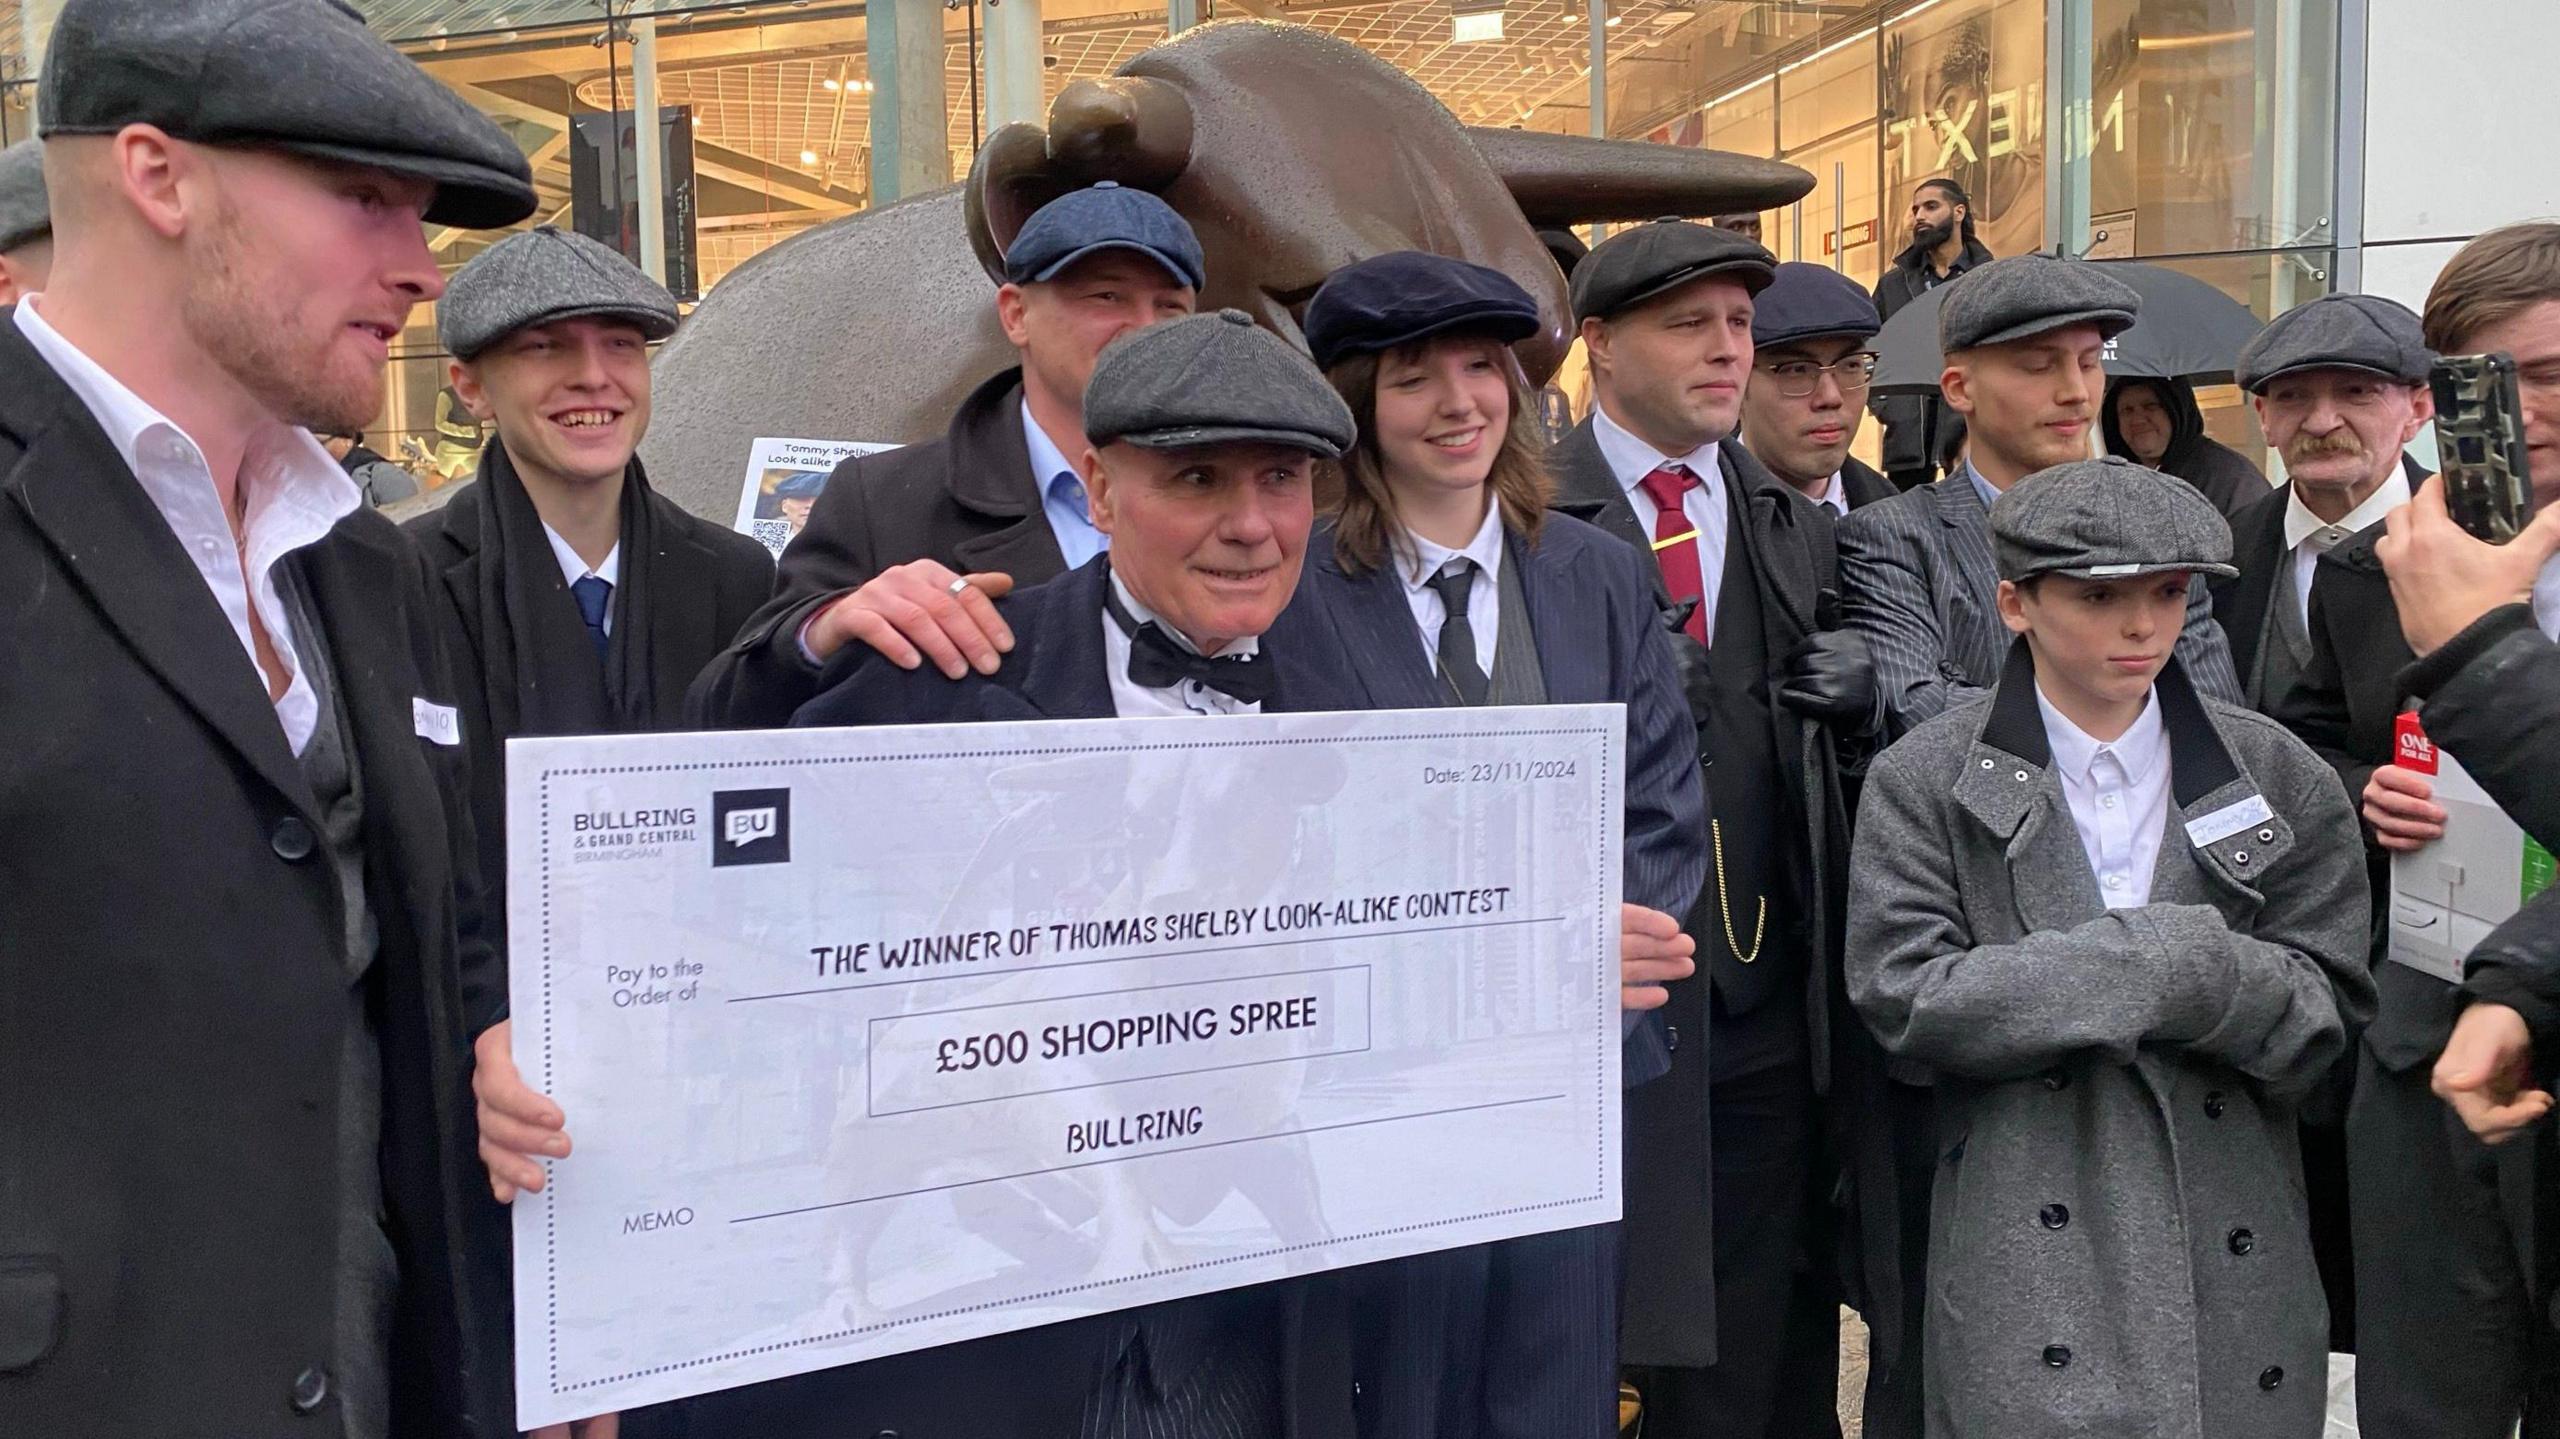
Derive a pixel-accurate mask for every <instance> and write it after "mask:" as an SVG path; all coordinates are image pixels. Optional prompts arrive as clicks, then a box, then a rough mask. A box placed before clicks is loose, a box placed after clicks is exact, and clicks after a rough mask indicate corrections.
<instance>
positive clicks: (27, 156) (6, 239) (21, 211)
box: [0, 140, 53, 255]
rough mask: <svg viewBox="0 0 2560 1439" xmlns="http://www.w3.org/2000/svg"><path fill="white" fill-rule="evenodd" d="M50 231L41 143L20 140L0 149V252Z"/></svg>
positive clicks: (50, 224) (51, 220) (42, 145)
mask: <svg viewBox="0 0 2560 1439" xmlns="http://www.w3.org/2000/svg"><path fill="white" fill-rule="evenodd" d="M52 233H53V206H52V205H51V204H49V203H48V202H47V201H46V199H45V193H44V142H43V141H41V140H21V141H19V142H18V143H17V144H15V145H12V146H10V147H9V148H8V149H6V150H0V255H5V254H7V253H9V252H10V251H11V250H14V249H16V248H18V247H19V246H20V245H24V244H28V243H31V242H33V241H36V240H41V239H43V238H44V237H45V236H47V235H50V234H52Z"/></svg>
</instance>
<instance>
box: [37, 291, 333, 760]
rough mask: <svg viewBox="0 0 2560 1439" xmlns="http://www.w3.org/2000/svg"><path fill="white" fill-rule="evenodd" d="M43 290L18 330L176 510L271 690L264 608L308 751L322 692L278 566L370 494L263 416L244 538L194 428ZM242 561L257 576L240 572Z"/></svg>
mask: <svg viewBox="0 0 2560 1439" xmlns="http://www.w3.org/2000/svg"><path fill="white" fill-rule="evenodd" d="M43 299H44V297H43V296H42V295H29V296H27V297H26V298H25V299H24V300H23V301H21V302H20V303H19V305H18V308H17V320H18V330H19V332H20V333H22V334H24V335H25V336H26V337H27V343H29V344H31V345H33V346H35V348H36V353H37V354H39V355H42V356H43V357H44V360H45V363H46V364H48V365H51V366H52V367H53V371H54V373H55V374H57V375H59V376H61V377H62V382H63V383H64V384H65V385H68V386H69V387H70V388H71V392H72V393H73V394H75V395H78V396H79V397H80V402H81V403H82V404H84V405H86V406H88V407H89V413H90V414H91V415H92V416H94V417H96V419H97V421H98V428H100V429H102V430H104V431H106V434H107V441H108V443H110V444H112V445H114V446H115V450H116V453H117V454H118V455H119V456H121V457H123V459H124V462H125V465H126V466H127V467H128V468H130V469H131V470H132V471H133V477H134V478H135V479H136V480H138V481H140V482H141V485H142V490H143V493H144V494H145V495H146V496H148V497H149V498H150V500H151V504H152V506H153V508H155V509H157V510H159V512H160V517H161V518H162V519H164V520H166V521H168V524H169V529H170V532H171V533H172V534H175V535H176V536H177V537H178V545H179V547H180V548H181V549H184V550H185V551H186V553H187V558H188V559H189V560H190V561H193V562H194V565H195V570H196V573H197V575H199V576H200V577H202V579H203V580H204V583H205V587H206V588H207V589H209V590H211V591H212V593H213V600H214V603H215V604H217V605H219V606H220V607H221V609H222V614H223V618H225V619H227V620H229V621H230V622H231V632H232V634H234V635H236V636H238V637H239V640H240V652H241V654H242V655H243V656H245V657H246V658H247V659H248V661H249V665H250V669H251V670H252V672H253V673H257V675H258V688H259V689H260V690H261V691H264V690H267V689H268V688H269V686H268V684H267V678H266V675H265V674H264V673H263V672H261V671H258V669H257V664H258V646H257V640H256V639H255V637H254V635H253V633H252V631H251V629H250V624H249V616H250V615H251V613H253V612H254V613H255V614H256V615H257V617H258V624H259V626H260V627H262V628H264V629H265V630H266V632H267V643H268V644H270V645H271V646H273V647H274V649H275V655H276V660H277V662H278V663H280V664H282V665H283V666H284V669H285V673H286V675H287V681H286V684H285V690H284V694H283V695H282V696H281V697H279V698H277V699H276V700H275V711H276V721H277V723H279V724H281V725H282V726H283V727H284V735H285V740H286V742H287V743H289V744H291V745H292V746H293V752H294V753H295V754H297V755H298V754H300V753H302V751H303V748H304V747H305V746H307V745H309V744H310V743H311V732H312V730H313V729H314V728H316V727H317V726H318V724H319V723H320V698H319V694H318V692H317V691H315V690H314V689H313V688H312V687H311V680H310V678H309V676H308V674H307V672H306V667H305V666H304V664H303V662H302V656H301V654H300V652H299V650H298V649H297V643H298V642H297V640H296V637H295V635H294V633H293V620H292V617H291V616H290V615H288V614H287V613H286V611H285V606H284V598H283V596H282V595H281V594H279V593H278V591H277V589H276V579H275V568H276V564H277V562H278V561H280V560H282V559H283V558H284V557H285V556H287V555H289V554H291V553H293V552H294V551H295V550H298V549H301V548H302V547H304V546H305V545H309V544H312V543H314V542H316V541H318V540H319V539H321V538H322V537H324V536H326V535H327V534H328V533H329V531H330V530H331V529H332V528H334V527H335V526H336V525H337V523H338V521H340V520H342V519H344V518H346V517H347V516H348V515H349V514H350V513H352V512H354V510H355V509H356V508H357V507H358V506H360V505H362V504H363V503H364V494H363V492H362V491H361V490H359V489H357V488H356V482H355V481H354V480H352V479H349V478H348V477H347V472H346V471H345V470H343V469H340V468H339V467H338V462H337V461H336V460H333V459H331V458H329V452H328V451H327V450H325V449H322V448H321V447H320V442H319V441H318V440H316V439H313V438H312V436H311V432H310V431H308V430H304V429H298V428H296V427H294V426H291V425H287V424H285V423H283V422H281V421H277V422H273V423H270V424H267V425H264V426H261V427H260V428H259V429H258V430H257V431H256V432H254V433H252V434H251V435H250V436H249V444H248V448H247V449H246V450H244V451H243V452H242V453H241V456H240V475H239V487H240V488H239V493H240V496H241V499H242V502H243V504H244V505H245V506H246V510H247V515H248V520H247V526H246V529H247V539H248V543H247V544H246V545H242V544H241V543H240V542H239V539H238V537H237V536H235V535H234V534H233V532H232V529H231V518H230V516H229V515H227V514H225V513H224V512H223V508H222V494H221V492H220V491H219V490H217V489H216V488H214V482H213V469H212V467H211V466H210V465H208V464H207V463H206V462H205V458H204V451H203V450H201V449H199V448H197V446H196V442H195V440H194V438H193V437H191V436H190V435H188V434H187V432H186V431H184V430H181V429H179V428H178V427H177V425H176V424H175V423H173V422H172V421H171V420H170V419H169V417H168V416H166V415H163V414H161V413H160V412H159V411H158V410H156V409H153V408H152V407H151V405H150V404H149V402H147V401H145V400H144V399H143V398H142V397H141V396H140V395H137V394H135V393H134V392H133V391H132V390H131V389H130V388H128V387H127V386H126V385H125V384H124V382H123V381H121V380H118V379H117V378H116V377H115V376H113V375H110V374H108V373H107V372H106V371H105V370H104V369H102V368H100V367H99V365H98V363H97V362H96V361H95V360H92V359H90V358H89V357H88V356H87V355H84V354H82V353H81V352H80V348H79V347H78V346H76V345H74V344H72V343H71V342H70V341H69V340H66V339H64V338H63V337H62V334H61V332H60V331H57V330H56V329H54V328H53V326H51V325H49V324H46V323H45V320H44V317H43V316H42V315H39V314H38V313H36V311H37V307H38V306H39V305H40V304H41V303H42V301H43ZM244 561H245V563H246V566H247V572H248V574H249V575H250V576H254V577H255V580H254V583H253V582H252V581H251V580H249V579H247V578H244V577H243V574H242V565H243V563H244Z"/></svg>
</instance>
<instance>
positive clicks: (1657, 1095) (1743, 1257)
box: [1554, 220, 1875, 1439]
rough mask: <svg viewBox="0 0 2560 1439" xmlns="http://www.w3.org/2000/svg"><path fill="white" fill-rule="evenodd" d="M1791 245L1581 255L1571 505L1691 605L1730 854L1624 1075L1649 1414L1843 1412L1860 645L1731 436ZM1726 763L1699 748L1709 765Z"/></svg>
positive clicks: (1813, 559) (1760, 1431)
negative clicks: (1839, 1270) (1846, 916)
mask: <svg viewBox="0 0 2560 1439" xmlns="http://www.w3.org/2000/svg"><path fill="white" fill-rule="evenodd" d="M1775 268H1776V262H1775V261H1774V260H1773V259H1772V258H1771V257H1770V255H1769V252H1768V251H1766V250H1764V249H1762V248H1760V246H1759V245H1757V244H1755V243H1753V242H1752V241H1750V240H1748V239H1745V238H1744V237H1742V236H1740V235H1737V234H1735V233H1733V232H1732V231H1729V230H1718V229H1713V228H1710V227H1708V226H1705V225H1697V224H1691V223H1687V222H1685V221H1678V220H1667V221H1657V222H1655V223H1652V224H1646V225H1637V226H1634V227H1631V228H1629V229H1627V230H1623V231H1621V232H1620V233H1619V234H1617V235H1615V236H1613V237H1612V238H1610V239H1609V240H1608V241H1606V242H1605V243H1603V244H1602V245H1600V246H1599V247H1598V248H1597V249H1595V250H1593V251H1592V252H1591V255H1590V258H1588V259H1586V260H1585V261H1583V263H1582V264H1581V265H1580V266H1579V267H1578V268H1577V269H1576V270H1575V271H1574V276H1573V286H1572V299H1573V310H1574V315H1575V317H1576V318H1577V319H1578V320H1579V321H1580V323H1581V326H1582V339H1583V343H1584V345H1585V347H1586V348H1587V350H1588V351H1589V353H1590V356H1591V375H1592V386H1593V394H1594V399H1595V404H1594V406H1593V408H1592V411H1591V414H1590V416H1589V418H1587V419H1586V420H1584V421H1583V423H1582V424H1581V425H1580V426H1578V427H1577V428H1576V429H1575V430H1574V432H1573V433H1572V434H1571V435H1568V436H1567V437H1566V438H1565V441H1564V443H1563V444H1561V445H1559V446H1558V447H1557V449H1556V452H1555V456H1554V464H1555V468H1556V472H1557V474H1556V478H1557V501H1556V507H1557V508H1558V509H1561V510H1563V511H1564V512H1565V513H1567V514H1570V515H1572V516H1574V517H1575V518H1577V519H1581V520H1585V521H1588V522H1590V523H1592V524H1595V525H1598V526H1599V527H1600V528H1601V529H1603V530H1606V531H1608V532H1609V533H1611V534H1613V535H1616V536H1618V537H1619V538H1620V539H1622V540H1624V541H1625V542H1626V543H1628V544H1631V545H1634V546H1635V547H1636V548H1637V549H1638V550H1639V551H1640V552H1642V553H1644V554H1647V555H1649V556H1651V557H1652V559H1653V561H1654V564H1653V567H1652V568H1653V573H1654V574H1655V576H1656V577H1657V578H1658V580H1659V582H1660V584H1661V585H1662V594H1663V598H1664V599H1665V601H1666V602H1668V603H1669V604H1672V605H1675V606H1687V607H1688V608H1687V609H1686V610H1685V612H1683V614H1684V617H1683V619H1682V620H1681V622H1680V628H1679V632H1678V633H1677V634H1675V635H1674V637H1673V646H1674V648H1675V649H1676V650H1680V651H1682V652H1683V653H1684V655H1685V658H1686V665H1685V669H1686V675H1685V678H1686V679H1687V681H1688V683H1687V691H1688V698H1689V703H1690V709H1691V712H1692V713H1691V718H1692V719H1693V720H1694V721H1695V723H1696V725H1697V730H1698V738H1697V746H1698V758H1699V760H1700V762H1701V763H1702V765H1703V766H1704V775H1705V778H1706V781H1707V791H1708V799H1709V803H1708V812H1709V814H1711V815H1712V816H1714V823H1713V825H1712V826H1711V828H1712V829H1713V830H1714V833H1712V834H1710V836H1709V841H1710V847H1711V849H1712V850H1714V851H1715V853H1716V854H1717V856H1718V861H1717V864H1716V866H1715V867H1714V869H1713V870H1712V871H1711V872H1710V875H1709V877H1708V881H1707V884H1706V887H1705V890H1704V892H1703V893H1701V894H1700V895H1699V896H1698V898H1697V901H1696V903H1695V905H1694V906H1693V907H1692V909H1691V911H1690V913H1689V914H1688V915H1687V916H1686V927H1687V930H1688V932H1689V933H1690V934H1691V935H1692V936H1693V937H1694V938H1695V940H1696V942H1697V947H1698V977H1697V978H1695V979H1691V980H1685V981H1682V982H1679V983H1675V984H1673V985H1671V986H1670V992H1671V1000H1670V1003H1669V1004H1668V1005H1666V1006H1665V1007H1664V1009H1663V1015H1664V1019H1665V1022H1666V1032H1667V1033H1668V1034H1669V1035H1671V1036H1675V1037H1676V1039H1675V1042H1674V1043H1673V1045H1672V1053H1671V1071H1670V1073H1669V1074H1667V1075H1665V1076H1664V1077H1663V1078H1661V1079H1658V1080H1655V1081H1654V1082H1652V1083H1650V1084H1646V1085H1643V1086H1641V1087H1639V1088H1637V1089H1633V1090H1630V1091H1629V1092H1628V1095H1627V1109H1626V1114H1627V1143H1628V1152H1629V1154H1630V1156H1631V1159H1630V1162H1629V1166H1628V1182H1627V1210H1626V1215H1627V1217H1626V1244H1627V1252H1628V1253H1629V1255H1631V1256H1634V1260H1633V1262H1632V1263H1631V1264H1630V1265H1629V1267H1628V1280H1627V1293H1626V1302H1625V1318H1624V1324H1623V1330H1622V1332H1623V1336H1624V1338H1623V1345H1624V1351H1625V1357H1626V1362H1627V1363H1628V1365H1629V1366H1631V1378H1632V1379H1633V1381H1634V1382H1635V1384H1636V1386H1637V1388H1638V1389H1639V1390H1640V1391H1641V1392H1642V1393H1643V1396H1644V1404H1645V1432H1646V1433H1648V1434H1651V1435H1657V1436H1673V1439H1677V1437H1678V1436H1686V1435H1700V1434H1715V1435H1751V1436H1754V1439H1758V1436H1762V1435H1767V1434H1793V1433H1798V1432H1803V1431H1804V1429H1805V1428H1807V1427H1808V1426H1813V1427H1818V1426H1823V1425H1828V1424H1830V1423H1833V1422H1836V1421H1835V1420H1833V1419H1830V1418H1827V1417H1825V1416H1828V1415H1831V1414H1832V1406H1831V1395H1832V1393H1833V1391H1834V1387H1835V1385H1836V1383H1837V1375H1838V1366H1837V1364H1836V1363H1835V1362H1832V1360H1831V1359H1830V1357H1829V1356H1831V1355H1832V1354H1833V1352H1834V1351H1833V1349H1832V1345H1833V1344H1835V1343H1836V1341H1837V1335H1838V1332H1839V1322H1838V1320H1839V1315H1838V1308H1837V1302H1836V1296H1835V1292H1834V1291H1833V1289H1832V1288H1831V1287H1830V1286H1829V1284H1828V1283H1827V1282H1824V1281H1822V1280H1821V1279H1820V1278H1819V1276H1821V1275H1823V1274H1824V1273H1826V1272H1827V1271H1828V1269H1829V1264H1828V1256H1827V1254H1817V1253H1815V1252H1814V1251H1815V1250H1816V1249H1818V1248H1827V1245H1823V1244H1820V1243H1818V1242H1817V1227H1816V1226H1817V1221H1818V1220H1819V1219H1820V1217H1821V1212H1822V1210H1823V1208H1824V1207H1826V1206H1827V1200H1828V1195H1829V1192H1830V1186H1829V1184H1828V1183H1827V1182H1824V1181H1823V1180H1822V1179H1821V1178H1820V1169H1819V1166H1820V1163H1821V1153H1822V1142H1821V1118H1820V1110H1819V1101H1820V1097H1821V1095H1822V1094H1823V1093H1824V1092H1825V1091H1826V1089H1827V1088H1828V1086H1829V1083H1830V1079H1831V1070H1832V1066H1833V1058H1834V1056H1833V1045H1832V1037H1833V1033H1834V1030H1833V1025H1834V1024H1835V1022H1838V1021H1843V1020H1845V1018H1846V1016H1845V1015H1844V1014H1841V1013H1840V1012H1839V1011H1838V1006H1837V1001H1836V994H1837V990H1838V983H1839V981H1838V975H1839V963H1840V955H1839V928H1838V923H1837V920H1838V916H1839V914H1840V906H1841V904H1842V903H1843V902H1844V900H1843V891H1842V888H1841V886H1842V885H1843V884H1844V882H1845V880H1846V868H1847V857H1848V836H1847V833H1846V825H1845V822H1844V819H1843V816H1844V812H1845V806H1844V804H1843V803H1842V799H1841V793H1840V781H1839V774H1838V766H1837V762H1836V759H1835V756H1834V752H1833V740H1832V727H1833V726H1834V725H1838V726H1841V727H1844V728H1846V729H1850V730H1857V729H1861V728H1863V726H1864V725H1865V723H1866V722H1867V719H1868V717H1869V716H1870V715H1871V714H1872V713H1873V711H1874V706H1875V692H1874V677H1873V671H1872V670H1871V669H1870V668H1869V667H1868V665H1867V663H1866V659H1865V656H1864V654H1863V652H1862V651H1861V649H1860V647H1859V646H1858V645H1857V644H1856V642H1855V641H1853V640H1851V639H1849V637H1847V636H1845V635H1842V634H1840V633H1838V632H1837V631H1835V630H1827V629H1825V628H1824V627H1823V622H1824V620H1825V618H1826V617H1827V611H1828V608H1829V606H1828V605H1827V603H1826V602H1825V600H1824V592H1825V591H1827V590H1828V589H1829V588H1830V587H1831V584H1832V579H1831V575H1832V567H1833V560H1832V543H1831V517H1830V514H1829V513H1828V512H1827V511H1825V510H1823V509H1822V508H1821V507H1820V506H1818V505H1816V504H1814V503H1813V502H1811V501H1809V500H1807V499H1805V498H1804V496H1802V495H1800V494H1798V493H1797V492H1796V491H1794V490H1793V489H1791V488H1789V487H1788V486H1787V485H1786V484H1784V483H1782V482H1781V481H1779V480H1778V479H1777V478H1776V477H1775V476H1773V475H1771V474H1770V473H1769V472H1768V470H1766V469H1765V468H1763V467H1762V466H1761V464H1760V462H1759V461H1758V460H1757V459H1756V458H1754V457H1753V456H1752V455H1750V454H1748V453H1746V452H1745V451H1744V449H1743V448H1742V447H1741V446H1740V445H1737V444H1733V443H1731V441H1732V440H1733V438H1734V432H1735V427H1736V425H1737V424H1738V423H1739V421H1740V418H1741V414H1742V408H1743V395H1742V391H1743V384H1744V381H1745V380H1746V379H1747V378H1748V377H1749V376H1750V373H1751V367H1752V322H1753V315H1754V305H1755V299H1756V297H1758V296H1759V295H1760V294H1762V293H1763V292H1764V291H1765V290H1766V289H1767V287H1768V285H1769V283H1770V279H1771V276H1772V274H1773V272H1774V270H1775ZM1709 761H1712V763H1708V762H1709Z"/></svg>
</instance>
